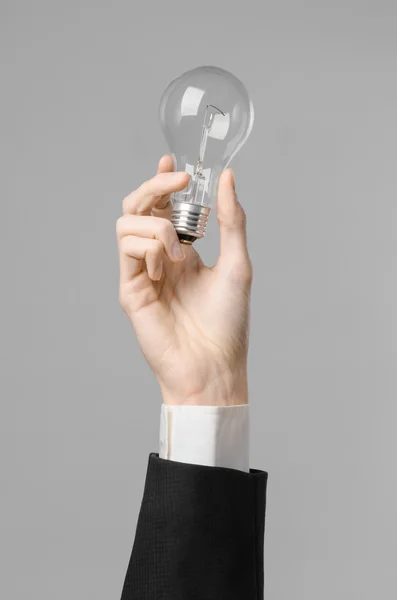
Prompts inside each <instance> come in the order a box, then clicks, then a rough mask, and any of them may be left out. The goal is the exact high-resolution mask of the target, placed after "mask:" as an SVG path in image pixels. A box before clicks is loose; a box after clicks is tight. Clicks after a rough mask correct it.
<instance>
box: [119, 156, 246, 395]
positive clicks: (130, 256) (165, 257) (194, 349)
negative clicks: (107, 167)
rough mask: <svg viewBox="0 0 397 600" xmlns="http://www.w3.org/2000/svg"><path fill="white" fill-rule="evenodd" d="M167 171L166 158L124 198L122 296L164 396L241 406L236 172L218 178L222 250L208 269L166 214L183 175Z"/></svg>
mask: <svg viewBox="0 0 397 600" xmlns="http://www.w3.org/2000/svg"><path fill="white" fill-rule="evenodd" d="M172 169H173V166H172V159H171V157H170V156H164V157H163V158H162V159H161V161H160V163H159V168H158V173H157V175H156V176H155V177H153V178H152V179H150V180H149V181H146V182H145V183H143V184H142V185H141V186H140V187H139V188H138V189H137V190H135V191H134V192H132V193H131V194H130V195H129V196H127V198H125V199H124V202H123V216H122V217H120V218H119V219H118V221H117V239H118V247H119V253H120V303H121V306H122V307H123V309H124V311H125V312H126V314H127V315H128V317H129V319H130V321H131V323H132V324H133V327H134V329H135V332H136V335H137V338H138V341H139V344H140V346H141V348H142V351H143V353H144V355H145V357H146V359H147V361H148V363H149V365H150V366H151V368H152V370H153V372H154V374H155V376H156V377H157V380H158V382H159V384H160V389H161V392H162V395H163V401H164V403H166V404H196V405H197V404H201V405H213V406H217V405H224V406H225V405H226V406H227V405H234V404H244V403H246V402H248V393H247V352H248V331H249V306H250V291H251V281H252V266H251V262H250V259H249V255H248V251H247V243H246V223H245V214H244V211H243V209H242V207H241V205H240V204H239V202H238V200H237V197H236V194H235V190H234V177H233V173H232V171H231V170H230V169H227V170H226V171H225V172H224V173H223V174H222V176H221V178H220V181H219V193H218V202H217V218H218V222H219V227H220V238H221V248H220V256H219V259H218V261H217V263H216V265H215V266H213V267H211V268H209V267H206V266H204V264H203V262H202V260H201V259H200V257H199V255H198V254H197V252H196V250H195V249H194V248H193V247H192V246H188V245H181V244H180V242H179V240H178V236H177V234H176V231H175V229H174V227H173V225H172V223H171V221H170V220H169V217H170V214H171V204H170V200H169V194H171V193H172V192H176V191H179V190H182V189H184V188H185V187H186V186H187V184H188V182H189V175H188V174H187V173H184V172H180V173H173V172H172Z"/></svg>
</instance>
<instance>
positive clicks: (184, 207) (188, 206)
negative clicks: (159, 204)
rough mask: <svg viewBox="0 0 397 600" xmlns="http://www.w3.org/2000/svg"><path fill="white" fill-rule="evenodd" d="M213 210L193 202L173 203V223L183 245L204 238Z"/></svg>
mask: <svg viewBox="0 0 397 600" xmlns="http://www.w3.org/2000/svg"><path fill="white" fill-rule="evenodd" d="M210 212H211V209H210V208H209V207H208V206H201V205H198V204H192V203H191V202H176V201H173V202H172V214H171V223H172V224H173V226H174V227H175V229H176V232H177V234H178V237H179V241H180V242H181V243H182V244H192V243H193V242H194V241H195V240H197V239H199V238H202V237H204V235H205V229H206V225H207V221H208V217H209V214H210Z"/></svg>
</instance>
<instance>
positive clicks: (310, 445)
mask: <svg viewBox="0 0 397 600" xmlns="http://www.w3.org/2000/svg"><path fill="white" fill-rule="evenodd" d="M0 6H1V9H0V44H1V57H0V61H1V78H0V83H1V95H0V103H1V113H0V145H1V147H0V164H1V178H0V189H1V217H0V229H1V231H0V245H1V248H0V261H1V265H0V266H1V316H0V319H1V323H0V325H1V329H0V331H1V346H0V350H1V362H0V369H1V415H0V461H1V464H0V478H1V489H0V565H1V567H0V569H1V574H0V596H1V598H4V599H7V600H21V599H22V598H29V599H30V598H39V599H40V600H55V599H56V600H72V599H73V600H110V599H114V600H116V599H117V598H119V596H120V594H121V587H122V583H123V580H124V575H125V571H126V568H127V564H128V560H129V556H130V552H131V547H132V543H133V539H134V533H135V523H136V519H137V516H138V510H139V507H140V502H141V495H142V490H143V484H144V476H145V472H146V465H147V457H148V454H149V452H151V451H158V426H159V414H160V403H161V398H160V395H159V391H158V387H157V384H156V382H155V380H154V377H153V376H152V374H151V372H150V370H149V368H148V366H147V365H146V363H145V360H144V358H143V357H142V355H141V353H140V350H139V348H138V345H137V342H136V340H135V338H134V334H133V330H132V327H131V326H130V324H129V322H128V320H127V318H126V317H125V316H124V314H123V312H122V310H121V308H120V307H119V305H118V257H117V249H116V238H115V222H116V219H117V218H118V216H119V214H120V209H121V202H122V199H123V197H124V196H126V195H127V194H128V193H129V192H130V191H132V190H133V189H134V188H135V187H136V186H138V185H139V184H140V183H141V182H142V181H143V180H145V179H147V178H149V177H151V176H152V175H153V173H154V172H155V170H156V165H157V161H158V159H159V158H160V156H161V155H162V154H163V153H164V152H166V151H167V147H166V145H165V141H164V139H163V136H162V133H161V131H160V127H159V123H158V118H157V107H158V102H159V98H160V96H161V93H162V92H163V90H164V88H165V87H166V86H167V84H168V83H169V81H170V80H171V79H173V78H175V77H176V76H178V75H180V74H181V73H182V72H183V71H185V70H187V69H191V68H193V67H195V66H199V65H205V64H210V65H217V66H220V67H223V68H225V69H227V70H230V71H232V72H233V73H234V74H235V75H237V76H238V77H239V78H241V79H242V80H243V81H244V83H245V84H246V86H247V88H248V90H249V92H250V94H251V97H252V100H253V103H254V106H255V110H256V120H255V124H254V129H253V132H252V135H251V137H250V139H249V140H248V142H247V144H246V146H245V147H244V148H243V150H242V151H241V153H240V155H239V156H238V158H237V159H236V160H235V161H234V163H233V166H234V167H235V171H236V179H237V190H238V194H239V198H240V200H241V202H242V203H243V205H244V207H245V209H246V212H247V217H248V235H249V247H250V253H251V256H252V261H253V264H254V272H255V282H254V286H253V309H252V327H251V332H252V333H251V346H250V363H249V369H250V401H251V411H252V419H251V422H252V436H251V465H252V466H253V467H256V468H261V469H265V470H268V471H269V488H268V509H267V526H266V539H265V569H266V593H265V596H266V599H269V600H319V599H321V600H334V599H335V598H338V599H346V600H352V599H360V600H364V599H368V600H370V599H371V600H372V599H373V598H376V597H378V598H391V597H393V596H394V594H396V593H397V582H396V571H395V568H396V553H397V542H396V539H397V536H396V525H397V514H396V511H397V508H396V507H397V497H396V496H397V482H396V458H397V436H396V392H397V382H396V315H397V312H396V302H397V273H396V268H395V267H396V242H397V239H396V238H397V233H396V217H397V214H396V206H395V205H396V188H397V183H396V181H397V176H396V164H397V142H396V140H397V117H396V114H397V110H396V106H397V75H396V73H397V36H396V29H397V6H396V4H395V2H392V1H391V0H390V1H389V2H386V1H381V0H372V1H370V0H368V1H358V0H357V1H351V0H350V1H346V0H344V1H342V0H340V1H334V2H330V1H328V0H327V1H323V2H322V1H318V2H314V1H313V2H308V1H307V2H305V1H298V2H296V1H294V0H290V1H280V0H274V1H272V2H267V1H261V2H260V1H259V0H258V1H256V2H247V1H245V2H241V3H238V2H234V3H233V2H229V1H228V2H227V1H226V0H225V1H223V0H222V1H216V0H212V1H211V2H205V1H202V0H201V1H200V2H199V3H195V2H186V1H184V2H181V1H169V2H153V1H152V2H150V1H148V2H134V1H131V0H129V1H128V2H127V1H115V2H104V1H98V0H96V1H94V0H89V1H77V0H68V1H66V0H64V1H63V2H60V1H55V2H54V1H53V0H47V1H45V0H36V1H35V2H30V1H28V0H25V1H23V0H9V1H5V0H1V4H0ZM218 242H219V239H218V232H217V227H216V220H215V215H214V214H212V215H211V222H210V226H209V231H208V235H207V237H206V238H205V239H204V240H201V241H200V242H199V243H197V249H198V250H199V251H200V252H201V253H202V255H203V258H204V259H205V260H206V261H208V262H209V263H210V264H211V263H214V261H215V260H216V257H217V252H218Z"/></svg>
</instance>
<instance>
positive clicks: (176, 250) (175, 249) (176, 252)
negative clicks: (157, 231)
mask: <svg viewBox="0 0 397 600" xmlns="http://www.w3.org/2000/svg"><path fill="white" fill-rule="evenodd" d="M172 255H173V256H174V258H176V259H177V260H182V259H183V258H185V253H184V251H183V250H182V247H181V244H180V242H179V241H177V242H174V245H173V246H172Z"/></svg>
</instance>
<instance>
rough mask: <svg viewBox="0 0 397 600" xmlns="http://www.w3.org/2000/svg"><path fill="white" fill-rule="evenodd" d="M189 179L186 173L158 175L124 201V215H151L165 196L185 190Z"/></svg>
mask: <svg viewBox="0 0 397 600" xmlns="http://www.w3.org/2000/svg"><path fill="white" fill-rule="evenodd" d="M189 179H190V175H188V173H185V172H184V171H179V172H176V173H172V172H167V173H157V175H155V176H154V177H152V179H149V180H148V181H145V183H143V184H142V185H141V186H140V187H139V188H138V189H136V190H135V191H134V192H132V193H131V194H130V195H129V196H127V197H126V198H125V199H124V201H123V214H135V215H150V212H151V210H152V208H153V207H155V206H156V204H157V203H158V202H159V203H160V204H161V200H162V198H163V197H164V196H167V195H168V194H171V193H173V192H179V191H181V190H183V189H184V188H185V187H186V186H187V184H188V183H189Z"/></svg>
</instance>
